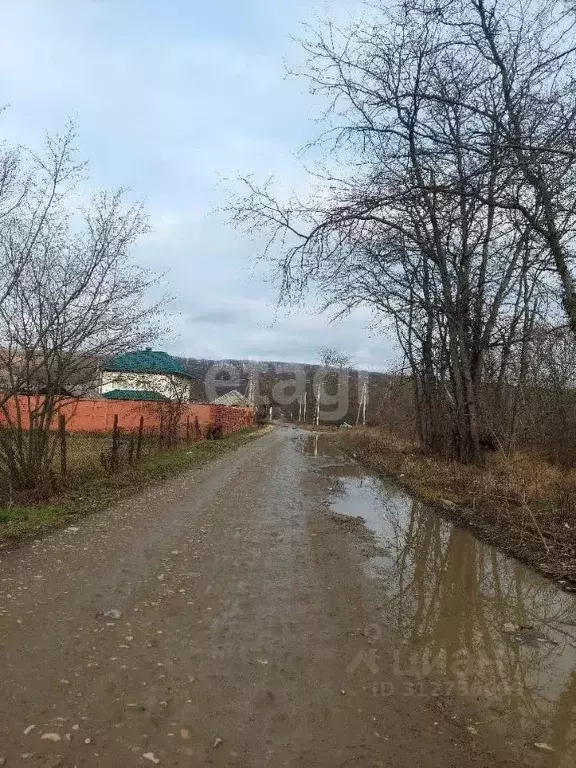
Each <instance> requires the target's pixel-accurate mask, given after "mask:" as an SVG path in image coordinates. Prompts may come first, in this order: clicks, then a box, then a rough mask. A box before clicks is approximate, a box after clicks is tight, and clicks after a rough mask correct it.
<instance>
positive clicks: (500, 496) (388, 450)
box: [338, 429, 576, 581]
mask: <svg viewBox="0 0 576 768" xmlns="http://www.w3.org/2000/svg"><path fill="white" fill-rule="evenodd" d="M338 440H340V441H341V443H342V445H343V446H344V447H345V448H346V450H348V451H350V452H351V453H353V454H355V455H356V456H357V457H358V458H359V459H360V460H361V461H363V462H364V463H366V464H369V465H370V466H371V467H373V468H374V469H376V470H377V471H379V472H382V473H385V474H393V475H395V476H396V477H397V478H398V479H399V480H400V481H401V482H402V483H403V484H404V485H406V486H407V487H408V488H410V489H411V490H413V491H415V492H416V493H417V494H418V495H419V496H421V497H422V498H424V499H425V500H427V501H429V502H431V503H433V504H436V505H438V506H439V507H441V508H442V511H443V513H444V514H448V516H450V517H451V518H452V519H454V520H456V521H457V522H460V523H463V524H466V525H467V526H469V527H472V528H474V529H475V531H476V532H477V533H478V535H479V536H481V537H482V538H484V539H487V540H489V541H490V542H492V543H495V544H497V545H499V546H501V547H503V548H505V549H507V550H508V551H509V552H511V553H512V554H514V555H515V556H516V557H518V558H520V559H522V560H524V561H527V562H529V563H530V564H531V565H533V566H534V567H536V568H538V569H539V570H540V571H541V572H543V573H545V574H546V575H549V576H553V577H555V578H558V579H569V580H574V581H576V472H575V471H574V470H569V471H566V470H562V469H561V468H559V467H557V466H554V465H552V464H551V463H549V462H547V461H545V460H543V459H541V458H539V457H537V456H531V455H527V454H522V453H518V454H514V455H512V456H506V455H505V454H502V453H498V454H490V455H488V456H486V457H485V460H484V462H483V463H482V464H481V465H473V466H465V465H462V464H458V463H456V462H450V461H444V460H442V459H438V458H436V457H433V456H430V455H427V454H426V453H424V452H423V451H422V450H421V449H420V448H419V447H418V446H417V445H416V444H414V443H410V442H408V441H406V440H403V439H400V438H397V437H395V436H394V435H391V434H389V433H387V432H383V431H382V430H378V429H351V430H346V432H343V433H340V434H339V436H338Z"/></svg>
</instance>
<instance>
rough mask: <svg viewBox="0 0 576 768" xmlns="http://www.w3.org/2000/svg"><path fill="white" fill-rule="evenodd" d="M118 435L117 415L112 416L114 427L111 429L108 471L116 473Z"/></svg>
mask: <svg viewBox="0 0 576 768" xmlns="http://www.w3.org/2000/svg"><path fill="white" fill-rule="evenodd" d="M119 443H120V435H119V430H118V414H117V413H116V414H115V415H114V427H113V428H112V451H111V452H110V471H111V472H116V470H117V469H118V448H119Z"/></svg>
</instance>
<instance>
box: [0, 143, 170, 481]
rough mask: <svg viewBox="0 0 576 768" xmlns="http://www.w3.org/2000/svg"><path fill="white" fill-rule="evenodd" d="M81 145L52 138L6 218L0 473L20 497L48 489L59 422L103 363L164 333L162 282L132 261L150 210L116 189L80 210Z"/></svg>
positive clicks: (0, 231)
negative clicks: (154, 289) (8, 275)
mask: <svg viewBox="0 0 576 768" xmlns="http://www.w3.org/2000/svg"><path fill="white" fill-rule="evenodd" d="M73 139H74V134H73V132H72V130H70V131H69V132H67V133H66V134H65V135H64V136H63V137H59V138H55V139H49V140H48V143H47V149H46V154H45V156H43V157H42V158H40V157H36V158H34V163H35V165H34V168H33V171H32V172H31V174H30V177H31V178H32V179H33V182H28V183H30V184H31V189H32V191H31V192H28V190H24V194H23V195H22V198H23V199H22V201H21V202H20V204H19V205H18V206H17V207H16V208H15V210H14V211H13V212H12V214H11V215H10V216H8V217H5V218H4V219H2V220H0V237H1V239H2V243H3V248H4V254H5V258H6V260H7V261H8V262H9V263H10V264H12V265H14V264H16V265H17V274H15V272H14V271H13V272H12V274H13V275H14V274H15V278H14V279H13V280H12V283H11V285H10V286H9V290H5V293H4V300H3V301H2V303H1V304H0V369H1V371H2V378H3V380H4V383H3V389H4V392H3V395H2V397H1V398H0V418H1V420H2V427H3V429H2V430H0V468H1V469H2V470H3V471H4V473H5V474H7V475H8V476H9V478H10V482H11V484H12V487H13V488H15V489H19V488H24V489H32V488H37V487H39V486H41V485H43V484H45V483H46V482H48V481H49V477H50V472H51V464H52V457H53V451H54V439H53V437H54V436H53V431H52V430H53V429H54V427H55V419H56V416H57V414H58V413H59V411H60V409H61V408H62V406H63V404H65V403H69V402H70V401H71V400H73V399H74V398H75V397H78V396H80V395H82V394H84V393H85V392H86V391H87V390H88V389H93V388H94V387H95V384H96V378H97V370H98V365H99V364H100V362H101V361H103V360H105V359H106V358H108V357H112V356H114V355H117V354H119V353H120V352H123V351H126V350H129V349H133V348H135V347H138V346H141V345H142V344H143V343H145V342H148V341H149V340H151V339H153V338H155V337H156V336H157V333H158V331H159V325H158V320H159V312H160V309H161V303H160V304H158V303H156V304H154V303H150V301H149V299H148V292H149V289H150V288H151V286H152V285H153V284H154V283H155V280H156V278H155V277H154V276H153V275H151V274H149V273H148V272H147V271H146V270H143V269H141V268H140V267H137V266H136V265H135V264H134V263H133V261H132V260H131V257H130V249H131V247H132V246H133V244H134V242H135V241H136V239H137V238H138V237H139V236H140V235H141V234H142V233H143V232H144V231H145V230H146V226H147V225H146V218H145V215H144V213H143V210H142V207H141V205H140V204H128V205H126V203H125V202H124V199H125V194H124V193H123V192H122V191H118V192H112V193H110V192H103V193H100V194H97V195H95V196H94V198H93V200H92V202H91V203H90V204H89V205H88V206H87V207H86V208H84V209H83V210H76V209H75V208H74V201H75V196H76V192H77V183H78V181H79V179H80V171H81V170H82V168H83V166H81V165H79V164H78V163H76V161H75V149H74V144H73ZM38 168H40V171H38V170H37V169H38ZM34 174H37V175H34Z"/></svg>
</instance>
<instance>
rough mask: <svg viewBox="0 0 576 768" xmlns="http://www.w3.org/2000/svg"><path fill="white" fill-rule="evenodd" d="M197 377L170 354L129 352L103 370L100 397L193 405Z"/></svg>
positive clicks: (145, 350)
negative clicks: (194, 378) (194, 382)
mask: <svg viewBox="0 0 576 768" xmlns="http://www.w3.org/2000/svg"><path fill="white" fill-rule="evenodd" d="M192 382H193V377H192V376H191V375H190V374H189V373H187V371H186V370H185V368H184V366H183V365H182V364H181V363H179V362H178V360H176V359H175V358H173V357H171V356H170V355H169V354H167V353H166V352H155V351H153V350H152V349H144V350H142V351H139V352H127V353H126V354H124V355H119V356H118V357H115V358H114V359H113V360H111V361H110V362H108V363H107V364H106V365H105V366H104V367H103V369H102V373H101V379H100V393H101V394H102V396H103V397H105V398H106V399H107V400H153V401H172V402H175V401H176V402H186V403H187V402H189V401H190V399H191V394H192V391H193V388H192Z"/></svg>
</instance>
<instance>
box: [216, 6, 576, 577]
mask: <svg viewBox="0 0 576 768" xmlns="http://www.w3.org/2000/svg"><path fill="white" fill-rule="evenodd" d="M301 45H302V49H303V52H304V57H305V59H304V64H303V66H302V68H301V71H300V72H299V73H298V74H299V75H300V76H301V77H302V78H303V79H304V80H305V81H307V82H308V83H309V86H310V91H311V93H312V94H314V95H315V96H316V97H319V98H320V100H321V104H322V106H323V107H324V109H325V113H324V118H325V120H326V126H325V127H326V129H325V130H324V131H323V132H322V134H321V136H320V137H319V138H318V140H317V141H316V142H314V141H313V142H312V146H314V149H315V152H316V155H317V156H318V153H319V154H320V157H321V160H320V162H319V163H318V164H317V166H316V168H314V169H313V170H312V171H311V173H310V185H309V188H308V189H309V193H308V194H307V196H306V197H304V198H303V197H298V196H289V197H287V196H286V195H284V194H283V193H282V191H281V190H277V189H276V188H275V185H274V180H273V179H271V180H268V181H265V182H264V183H259V181H258V180H257V179H255V178H253V177H251V176H245V177H243V178H241V179H239V188H240V189H239V191H236V192H235V193H234V194H233V195H232V199H231V202H230V206H229V208H230V216H231V219H232V221H233V222H234V223H235V224H236V225H237V226H238V227H240V228H241V229H243V230H244V231H245V232H247V233H248V234H250V235H251V236H256V238H257V239H258V240H257V241H258V242H259V243H262V242H264V248H263V250H262V257H263V258H264V259H267V260H268V262H269V263H270V264H271V265H272V268H273V270H274V274H275V275H276V279H277V284H278V287H279V290H280V297H281V300H282V301H284V302H287V303H297V302H299V301H301V300H302V298H303V296H304V295H305V294H306V293H307V292H308V291H312V292H313V293H314V294H315V295H317V296H320V297H321V303H322V308H323V309H324V310H325V311H327V312H329V313H332V314H333V315H334V316H340V315H342V314H346V313H347V312H349V311H352V310H354V309H356V308H358V307H364V308H368V309H369V310H371V312H372V314H373V318H374V325H373V327H374V328H378V327H380V328H386V329H387V330H388V331H391V332H392V333H393V334H394V336H395V339H396V343H397V348H398V350H399V352H400V355H399V358H400V359H399V361H398V365H397V367H396V373H397V375H396V376H395V377H391V379H390V382H389V387H388V391H384V392H381V393H380V397H379V399H378V402H374V398H373V397H372V398H371V399H370V406H369V409H368V418H367V423H368V424H372V425H379V426H381V427H383V428H384V429H385V432H384V433H382V435H379V434H378V433H372V432H367V433H363V432H361V433H354V434H351V435H350V436H349V437H347V438H346V440H349V441H351V442H352V444H354V445H356V448H357V449H358V450H362V452H363V454H365V455H366V457H367V458H368V459H369V460H370V461H371V462H374V463H375V464H376V465H378V464H380V465H381V468H382V469H384V470H386V471H393V472H395V474H397V475H402V476H403V478H402V479H403V480H405V481H406V482H410V483H413V484H414V487H416V488H417V490H419V492H421V493H423V494H424V495H426V496H428V497H430V498H433V499H438V498H444V499H445V500H447V501H449V500H451V499H453V500H455V501H458V502H462V503H463V504H465V505H466V507H467V509H468V510H469V521H470V522H471V524H474V525H475V526H476V527H479V526H481V525H486V526H490V527H492V529H493V531H496V530H498V531H499V532H500V533H499V534H498V535H497V534H496V533H494V537H495V538H498V539H499V541H500V542H501V543H504V544H506V545H507V546H509V548H510V549H513V550H514V551H515V552H516V553H518V554H519V555H520V556H523V557H526V558H530V559H531V561H532V562H534V563H536V564H537V565H539V564H542V568H541V569H542V570H546V569H548V570H550V569H551V570H550V572H552V573H553V574H554V575H557V576H560V575H564V574H563V571H566V572H568V571H570V573H571V574H572V575H574V571H573V568H574V561H573V557H574V550H573V546H574V522H575V521H574V511H573V504H574V501H573V500H574V498H575V490H576V488H575V483H574V467H576V450H575V446H576V287H575V286H576V282H575V280H576V271H575V262H574V232H575V231H576V141H575V137H576V75H575V72H576V11H575V8H574V6H573V5H571V4H566V3H563V2H557V1H556V0H541V2H537V3H527V4H518V3H516V2H515V0H447V1H446V2H442V3H440V2H437V0H413V1H411V2H399V3H396V4H392V5H391V4H389V3H384V2H376V3H373V4H370V5H369V6H366V7H364V8H363V10H362V11H361V12H359V13H358V14H357V16H356V17H355V18H354V19H353V20H352V21H350V22H346V21H344V22H341V21H339V22H336V21H332V20H330V19H328V20H326V21H325V22H319V23H318V24H316V25H315V28H308V29H307V30H306V33H305V38H304V39H303V40H302V41H301ZM352 423H354V422H352ZM445 506H447V507H448V506H449V505H445ZM460 519H464V515H460ZM550 561H552V562H550ZM564 563H565V565H564Z"/></svg>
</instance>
